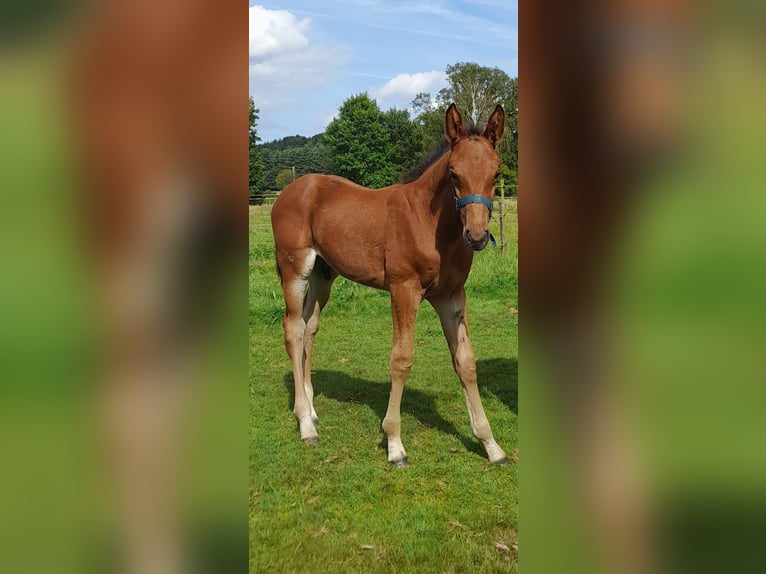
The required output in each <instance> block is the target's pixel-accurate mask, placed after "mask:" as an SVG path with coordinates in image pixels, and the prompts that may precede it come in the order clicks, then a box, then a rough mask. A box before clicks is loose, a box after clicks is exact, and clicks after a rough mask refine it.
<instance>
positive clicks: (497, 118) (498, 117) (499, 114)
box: [484, 105, 505, 145]
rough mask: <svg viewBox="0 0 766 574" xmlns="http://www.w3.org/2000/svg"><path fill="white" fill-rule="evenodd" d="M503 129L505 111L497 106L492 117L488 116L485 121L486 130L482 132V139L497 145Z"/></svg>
mask: <svg viewBox="0 0 766 574" xmlns="http://www.w3.org/2000/svg"><path fill="white" fill-rule="evenodd" d="M504 129H505V111H504V110H503V106H500V105H498V106H497V107H496V108H495V111H494V112H492V115H491V116H489V120H488V121H487V128H486V129H485V130H484V137H485V138H487V139H488V140H489V141H491V142H492V145H495V144H497V142H499V141H500V138H501V137H503V130H504Z"/></svg>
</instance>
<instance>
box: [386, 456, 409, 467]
mask: <svg viewBox="0 0 766 574" xmlns="http://www.w3.org/2000/svg"><path fill="white" fill-rule="evenodd" d="M390 462H391V464H393V465H394V466H395V467H396V468H404V467H405V466H410V461H409V460H407V457H406V456H405V457H404V458H399V459H397V460H392V461H390Z"/></svg>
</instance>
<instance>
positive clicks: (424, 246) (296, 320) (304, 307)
mask: <svg viewBox="0 0 766 574" xmlns="http://www.w3.org/2000/svg"><path fill="white" fill-rule="evenodd" d="M504 125H505V113H504V112H503V108H502V107H500V106H497V108H496V109H495V111H494V112H493V113H492V115H491V116H490V118H489V120H488V122H487V126H486V129H485V130H484V132H483V133H481V132H477V131H476V130H468V129H465V128H464V126H463V120H462V118H461V116H460V112H459V111H458V109H457V107H456V106H455V104H452V105H451V106H450V107H449V108H448V109H447V112H446V116H445V133H446V138H447V140H448V142H449V148H448V149H447V151H445V153H444V154H443V155H442V156H441V157H440V158H439V159H438V160H436V161H435V162H434V163H433V164H432V165H431V166H430V167H428V169H426V170H425V172H424V173H423V174H422V175H421V176H420V177H419V178H418V179H417V180H416V181H414V182H412V183H408V184H400V185H393V186H390V187H386V188H383V189H378V190H371V189H367V188H365V187H361V186H359V185H356V184H355V183H352V182H351V181H348V180H346V179H343V178H340V177H335V176H327V175H306V176H303V177H301V178H299V179H298V180H296V181H295V182H294V183H292V184H291V185H289V186H288V187H286V188H285V189H284V191H282V193H281V194H280V196H279V199H278V200H277V201H276V202H275V204H274V207H273V209H272V212H271V222H272V228H273V231H274V241H275V243H276V256H277V268H278V271H279V273H280V277H281V280H282V289H283V291H284V297H285V306H286V310H285V316H284V332H285V347H286V349H287V353H288V355H289V356H290V361H291V363H292V371H293V377H294V380H295V408H294V413H295V416H296V417H297V419H298V422H299V425H300V433H301V439H302V440H303V441H305V442H307V443H310V444H315V443H317V442H318V436H317V430H316V425H317V423H318V422H319V421H318V418H317V414H316V411H315V410H314V404H313V398H314V390H313V387H312V385H311V350H312V347H313V345H314V338H315V337H316V334H317V331H318V330H319V315H320V313H321V312H322V309H323V307H324V306H325V304H326V303H327V299H328V298H329V296H330V288H331V286H332V283H333V281H334V280H335V278H336V277H337V276H338V275H339V274H340V275H343V276H344V277H346V278H348V279H350V280H351V281H355V282H357V283H361V284H363V285H368V286H370V287H375V288H377V289H384V290H386V291H389V292H390V293H391V311H392V316H393V327H394V328H393V334H394V341H393V350H392V352H391V363H390V373H391V394H390V397H389V401H388V410H387V411H386V416H385V417H384V419H383V431H384V432H385V433H386V437H387V439H388V461H389V462H391V463H392V464H395V465H396V466H406V465H407V453H406V452H405V450H404V446H403V445H402V440H401V436H400V421H401V419H400V406H401V399H402V391H403V389H404V382H405V380H406V379H407V376H408V374H409V372H410V368H411V366H412V357H413V333H414V330H415V321H416V318H417V313H418V307H419V306H420V303H421V302H422V301H423V299H426V300H428V302H429V303H431V305H433V307H434V309H435V310H436V312H437V313H438V315H439V319H440V320H441V324H442V328H443V329H444V335H445V336H446V338H447V344H448V345H449V349H450V353H451V354H452V364H453V366H454V369H455V371H456V372H457V375H458V377H459V378H460V382H461V384H462V386H463V391H464V393H465V398H466V404H467V406H468V414H469V416H470V420H471V428H472V430H473V434H474V435H475V436H476V438H478V439H479V440H480V441H481V443H482V444H483V445H484V448H485V449H486V451H487V455H488V456H489V460H490V461H491V462H494V463H498V464H506V463H507V461H508V459H507V458H506V455H505V453H504V452H503V450H502V449H501V448H500V447H499V446H498V445H497V443H496V442H495V439H494V438H493V436H492V430H491V429H490V426H489V422H488V421H487V417H486V416H485V414H484V408H483V407H482V404H481V398H480V396H479V391H478V388H477V386H476V361H475V358H474V353H473V349H472V347H471V341H470V339H469V338H468V327H467V322H466V310H465V291H464V289H463V286H464V284H465V281H466V278H467V277H468V273H469V272H470V269H471V262H472V260H473V252H474V251H479V250H481V249H484V247H485V246H486V245H487V242H488V241H489V231H488V229H487V224H488V222H489V218H490V215H491V209H492V197H493V195H494V190H495V179H496V178H497V175H498V172H499V169H500V159H499V158H498V156H497V153H496V152H495V144H496V143H497V142H498V141H499V140H500V138H501V136H502V134H503V128H504Z"/></svg>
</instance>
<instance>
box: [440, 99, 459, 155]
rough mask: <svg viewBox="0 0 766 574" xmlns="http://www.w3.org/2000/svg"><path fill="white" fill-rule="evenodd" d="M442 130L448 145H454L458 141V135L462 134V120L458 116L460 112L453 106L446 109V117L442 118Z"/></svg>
mask: <svg viewBox="0 0 766 574" xmlns="http://www.w3.org/2000/svg"><path fill="white" fill-rule="evenodd" d="M444 129H445V132H446V134H447V139H448V140H449V143H450V144H451V145H455V144H456V143H457V142H458V140H459V139H460V134H461V133H463V118H462V117H461V116H460V112H459V111H458V110H457V106H456V105H455V104H450V106H449V107H448V108H447V115H446V116H445V118H444Z"/></svg>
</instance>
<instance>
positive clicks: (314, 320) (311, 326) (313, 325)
mask: <svg viewBox="0 0 766 574" xmlns="http://www.w3.org/2000/svg"><path fill="white" fill-rule="evenodd" d="M317 333H319V317H318V316H312V317H311V318H310V319H309V321H308V323H306V336H308V337H311V338H314V337H316V336H317Z"/></svg>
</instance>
